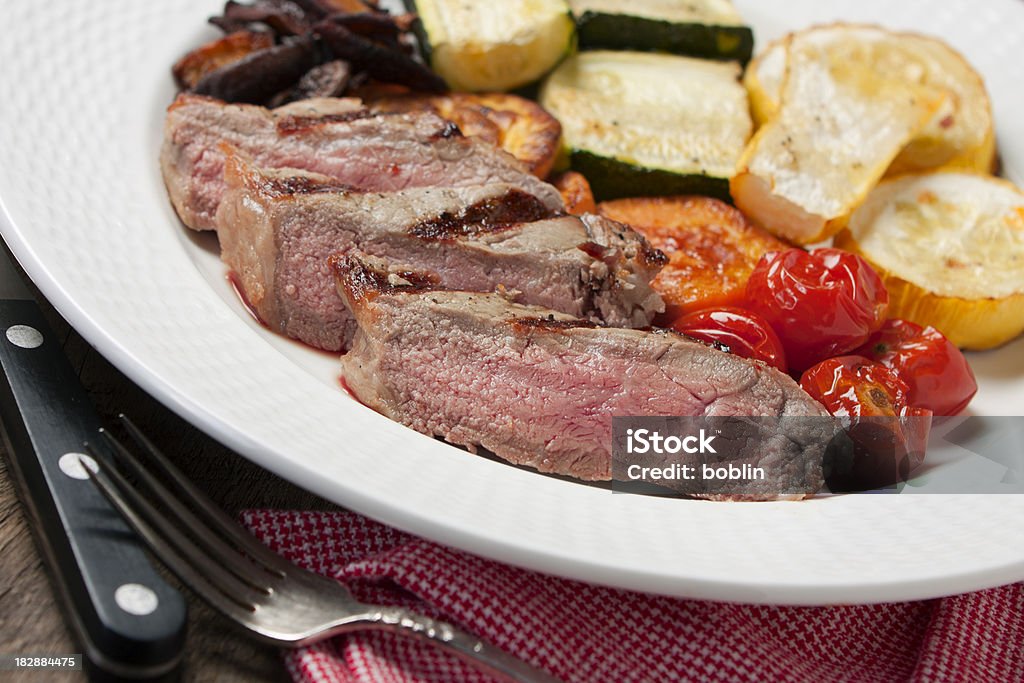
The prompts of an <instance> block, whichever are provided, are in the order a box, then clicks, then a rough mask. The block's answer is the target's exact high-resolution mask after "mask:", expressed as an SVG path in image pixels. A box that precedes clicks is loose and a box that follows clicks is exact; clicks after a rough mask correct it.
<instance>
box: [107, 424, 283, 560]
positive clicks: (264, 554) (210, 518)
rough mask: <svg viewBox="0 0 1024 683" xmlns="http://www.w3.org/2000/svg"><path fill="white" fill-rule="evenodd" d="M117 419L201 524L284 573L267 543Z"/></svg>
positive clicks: (138, 432)
mask: <svg viewBox="0 0 1024 683" xmlns="http://www.w3.org/2000/svg"><path fill="white" fill-rule="evenodd" d="M118 419H119V420H120V421H121V423H122V424H123V425H124V427H125V429H126V430H127V431H128V434H129V435H130V436H131V437H132V439H133V440H134V441H135V443H136V444H138V446H139V447H140V448H141V449H142V450H143V451H145V452H146V455H147V457H148V458H149V459H150V462H151V463H152V464H153V465H154V466H155V467H156V468H157V469H159V470H161V471H162V472H163V473H164V475H166V476H167V478H168V479H169V480H170V482H171V483H172V484H173V486H174V488H175V489H176V490H177V492H178V494H179V495H181V496H182V497H183V498H185V499H186V500H189V501H191V502H192V503H193V504H194V505H195V508H196V513H197V514H199V515H202V517H204V518H205V523H204V524H202V526H203V527H205V528H213V529H215V530H216V531H217V532H218V533H219V534H220V535H221V536H222V537H223V538H224V539H225V540H227V541H228V542H229V543H231V544H233V545H236V546H237V547H238V548H239V549H241V550H242V551H244V552H245V554H246V555H248V556H249V557H251V558H252V559H253V560H255V561H257V562H259V563H260V564H261V565H263V566H264V567H265V568H266V569H267V570H268V571H271V572H273V573H274V574H277V575H278V576H280V577H284V576H285V573H286V571H287V570H286V568H288V567H289V566H290V565H289V564H288V563H287V561H286V560H284V559H282V558H281V557H280V556H278V555H276V554H275V553H273V552H272V551H271V550H270V549H269V548H268V547H267V546H265V545H263V544H262V543H260V542H259V541H258V540H256V538H255V537H254V536H253V535H252V534H251V533H249V530H248V529H246V528H245V527H243V526H242V525H241V524H239V523H238V522H236V521H235V520H233V519H232V518H231V517H229V516H228V515H227V513H225V512H224V511H223V510H222V509H221V508H220V507H218V506H217V505H216V504H215V503H214V502H213V501H212V500H210V498H209V496H207V495H206V494H205V493H203V492H202V491H200V490H199V488H198V487H196V485H195V484H193V483H192V482H191V481H189V479H188V477H186V476H185V475H184V474H183V473H182V472H181V470H179V469H178V468H177V467H176V466H175V465H174V464H172V463H171V461H170V460H169V459H168V458H167V456H165V455H164V454H163V453H161V452H160V449H158V448H157V447H156V446H155V445H154V444H153V442H152V441H150V440H149V439H148V438H147V437H146V435H145V434H143V433H142V431H141V430H140V429H139V428H138V427H136V426H135V424H134V423H133V422H132V421H131V420H129V419H128V416H126V415H124V414H123V413H122V414H121V415H118ZM101 431H102V430H101ZM105 436H107V438H108V439H109V440H111V441H112V442H113V444H114V445H115V448H117V450H118V452H121V453H127V450H126V449H125V448H124V446H122V445H121V444H120V443H119V442H117V440H116V439H114V438H113V436H111V435H110V434H109V433H105ZM129 457H130V454H129Z"/></svg>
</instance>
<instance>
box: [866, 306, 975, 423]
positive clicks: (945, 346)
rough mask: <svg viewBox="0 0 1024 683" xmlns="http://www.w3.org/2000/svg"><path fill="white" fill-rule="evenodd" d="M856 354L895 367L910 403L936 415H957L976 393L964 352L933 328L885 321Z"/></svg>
mask: <svg viewBox="0 0 1024 683" xmlns="http://www.w3.org/2000/svg"><path fill="white" fill-rule="evenodd" d="M856 353H857V354H858V355H861V356H865V357H866V358H870V359H872V360H874V361H877V362H879V363H881V364H882V365H884V366H886V367H888V368H891V369H892V370H894V371H895V372H896V374H898V375H899V376H900V379H902V380H903V381H904V382H905V383H906V385H907V387H908V397H909V401H910V404H911V405H913V406H917V407H919V408H927V409H929V410H931V411H932V412H933V413H934V414H936V415H956V414H957V413H959V412H960V411H962V410H963V409H964V408H966V407H967V404H968V403H970V402H971V399H972V398H974V394H976V393H977V392H978V383H977V381H975V379H974V373H973V372H972V371H971V366H970V365H968V364H967V359H966V358H964V354H962V353H960V349H958V348H957V347H956V346H955V345H954V344H953V343H952V342H950V341H949V340H948V339H946V337H945V335H943V334H942V333H941V332H939V331H938V330H937V329H935V328H934V327H930V326H929V327H921V326H920V325H917V324H915V323H912V322H910V321H907V320H898V319H890V320H886V321H885V323H884V324H883V325H882V329H880V330H878V331H877V332H875V333H874V334H873V335H871V338H870V339H868V341H867V343H866V344H864V346H862V347H861V348H860V349H858V350H857V351H856Z"/></svg>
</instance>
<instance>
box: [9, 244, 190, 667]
mask: <svg viewBox="0 0 1024 683" xmlns="http://www.w3.org/2000/svg"><path fill="white" fill-rule="evenodd" d="M0 332H2V335H0V366H2V369H3V377H0V421H2V423H3V432H4V440H5V443H6V445H7V452H8V454H9V463H10V468H9V469H10V471H12V472H13V474H14V475H15V476H14V480H15V482H16V483H17V488H18V490H19V496H20V498H21V500H22V502H23V504H24V507H25V509H26V510H27V512H28V516H29V519H30V526H31V527H32V529H33V532H34V536H35V538H36V544H37V546H38V547H39V549H40V551H41V555H42V556H43V559H44V562H45V563H46V564H47V566H48V568H49V570H50V572H49V574H50V577H51V581H52V582H53V584H54V587H55V588H56V593H57V594H58V595H59V596H60V598H61V601H62V602H63V605H64V608H65V610H66V612H67V615H68V616H69V618H70V622H71V625H72V627H73V630H74V631H75V635H76V636H77V638H78V643H79V645H80V646H81V648H82V652H83V653H84V655H85V660H86V662H85V667H86V670H87V671H88V672H89V677H90V679H92V680H110V681H117V680H176V679H177V678H178V677H179V675H180V671H181V666H180V664H181V661H182V659H183V658H182V653H183V651H184V643H185V623H186V616H187V615H186V605H185V601H184V599H183V598H182V596H181V594H180V593H179V592H178V591H177V590H175V589H174V588H172V587H171V586H169V585H168V584H167V583H166V582H165V581H164V580H163V579H162V578H161V577H160V576H159V575H158V574H157V573H156V571H155V570H154V568H153V566H152V565H151V564H150V562H149V559H148V558H147V556H146V554H145V553H144V551H143V546H142V545H141V543H140V542H139V541H138V540H137V539H136V538H135V535H134V533H133V532H132V531H131V530H130V529H129V527H128V526H127V524H126V523H125V522H124V521H123V520H122V519H121V516H120V515H119V514H117V512H116V511H114V510H113V509H112V508H111V507H110V506H109V504H108V503H107V501H106V500H105V499H104V498H103V495H102V494H101V493H100V492H99V490H97V488H96V487H95V486H93V484H92V482H90V481H89V479H88V476H87V474H86V472H85V470H84V469H83V467H87V466H89V465H90V463H91V462H92V460H91V459H90V458H89V456H87V455H85V454H84V449H83V443H84V442H86V441H88V442H90V443H91V444H92V445H93V446H94V447H101V446H102V443H101V440H100V439H98V438H97V430H98V429H99V428H100V426H101V424H100V418H99V415H98V414H97V413H96V411H95V409H94V408H93V406H92V404H91V403H90V402H89V398H88V396H87V395H86V392H85V389H84V388H83V387H82V384H81V382H80V381H79V379H78V376H77V374H76V373H75V371H74V370H73V369H72V367H71V364H70V363H69V362H68V359H67V358H66V357H65V356H64V353H63V351H62V349H61V341H60V340H59V339H58V338H57V336H56V334H54V332H53V330H52V329H50V327H49V325H47V323H46V320H45V318H44V317H43V314H42V310H41V309H40V308H39V305H38V304H37V303H36V301H35V299H34V298H33V296H32V294H31V293H30V292H29V290H28V288H27V287H26V285H25V283H24V281H23V280H22V279H21V276H20V274H19V273H18V272H17V270H16V268H15V267H14V264H13V263H12V261H11V256H10V254H9V253H7V252H6V250H4V253H0Z"/></svg>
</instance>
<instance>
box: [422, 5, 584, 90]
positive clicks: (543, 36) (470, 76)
mask: <svg viewBox="0 0 1024 683" xmlns="http://www.w3.org/2000/svg"><path fill="white" fill-rule="evenodd" d="M406 5H407V6H408V7H409V9H410V10H411V11H414V12H416V13H417V14H418V15H419V21H418V24H417V27H418V34H419V38H420V43H421V45H422V47H423V52H424V57H425V58H426V60H427V62H428V63H429V64H430V66H431V67H432V68H433V69H434V71H436V72H437V73H438V74H439V75H440V76H441V77H442V78H444V80H445V82H447V83H448V85H449V86H450V87H451V88H452V89H453V90H463V91H471V92H498V91H504V90H512V89H514V88H519V87H521V86H524V85H528V84H530V83H533V82H534V81H537V80H538V79H540V78H541V77H542V76H543V75H544V74H546V73H547V72H548V71H550V70H551V69H552V68H554V66H555V65H556V64H558V62H559V60H561V59H562V58H563V57H564V56H565V55H566V54H568V53H569V52H570V51H571V50H572V48H573V45H574V44H575V35H576V26H575V23H574V22H573V19H572V14H571V13H570V12H569V5H568V4H567V3H566V2H565V0H519V1H517V2H496V1H492V0H406Z"/></svg>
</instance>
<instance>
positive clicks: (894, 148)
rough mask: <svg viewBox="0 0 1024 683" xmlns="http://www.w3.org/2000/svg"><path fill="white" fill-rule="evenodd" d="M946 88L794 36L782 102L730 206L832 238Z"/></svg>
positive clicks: (786, 230) (774, 224)
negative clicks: (889, 74) (888, 72)
mask: <svg viewBox="0 0 1024 683" xmlns="http://www.w3.org/2000/svg"><path fill="white" fill-rule="evenodd" d="M945 97H946V95H945V93H944V92H939V91H936V90H934V89H932V88H927V87H925V86H919V85H911V84H908V83H906V82H905V81H903V80H900V79H892V78H886V77H885V76H883V75H881V74H879V73H878V72H876V71H875V70H874V69H872V68H870V66H868V65H863V64H861V63H858V62H849V61H846V60H840V59H837V58H836V56H835V55H834V54H832V53H831V52H829V51H827V50H823V49H822V48H820V47H818V46H816V45H814V44H810V43H807V42H800V41H796V40H794V41H792V42H791V44H790V46H789V65H788V75H787V77H786V80H785V84H784V86H783V90H782V95H781V102H780V106H779V111H778V113H777V114H776V115H775V117H774V118H773V119H772V120H771V121H769V122H768V123H767V124H765V125H764V126H762V127H761V129H760V130H758V132H757V134H756V135H755V136H754V139H753V140H752V141H751V142H750V145H749V146H748V147H747V149H746V151H745V152H744V154H743V158H742V159H741V160H740V163H739V166H738V170H737V173H736V176H735V177H734V178H733V179H732V183H731V190H732V196H733V200H734V201H735V202H736V206H737V207H739V209H740V210H741V211H743V212H744V213H746V214H747V216H749V217H750V218H751V219H752V220H754V222H756V223H758V224H759V225H761V227H763V228H766V229H767V230H769V231H770V232H772V233H774V234H775V235H777V236H779V237H782V238H784V239H787V240H789V241H791V242H796V243H798V244H813V243H815V242H819V241H821V240H824V239H827V238H828V237H831V236H832V235H834V234H835V233H836V232H838V231H839V230H840V229H841V228H842V227H843V225H844V222H845V220H846V219H847V218H848V217H849V214H850V212H852V211H853V210H854V209H855V208H856V207H857V206H858V205H859V204H860V203H861V202H862V201H863V200H864V198H865V197H866V196H867V193H868V192H869V191H870V190H871V189H872V188H873V187H874V186H875V185H876V184H877V182H878V181H879V180H880V179H881V178H882V176H883V175H884V173H885V171H886V169H887V168H888V167H889V165H890V164H891V163H892V161H893V159H895V158H896V155H897V154H899V152H900V150H902V149H903V148H904V147H905V146H906V144H907V143H908V142H910V140H912V139H914V137H915V136H917V134H918V133H919V132H920V131H921V129H922V128H924V126H925V125H926V124H927V123H928V122H929V121H930V120H931V118H932V116H933V115H934V114H935V112H936V111H937V110H938V108H939V107H940V106H941V105H942V103H943V101H944V100H945Z"/></svg>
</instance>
